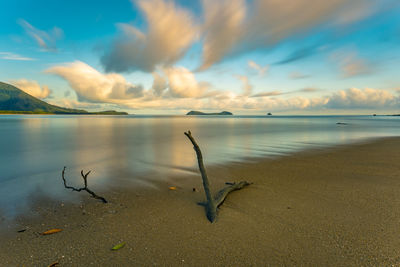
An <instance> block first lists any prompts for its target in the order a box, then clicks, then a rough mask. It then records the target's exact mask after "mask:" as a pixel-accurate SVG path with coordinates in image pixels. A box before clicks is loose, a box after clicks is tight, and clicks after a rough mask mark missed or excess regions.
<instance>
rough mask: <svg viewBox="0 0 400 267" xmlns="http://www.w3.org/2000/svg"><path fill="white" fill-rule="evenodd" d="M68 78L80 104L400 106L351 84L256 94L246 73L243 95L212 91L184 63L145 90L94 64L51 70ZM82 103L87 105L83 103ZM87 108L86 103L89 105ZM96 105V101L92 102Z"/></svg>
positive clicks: (393, 98) (385, 94)
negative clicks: (329, 90)
mask: <svg viewBox="0 0 400 267" xmlns="http://www.w3.org/2000/svg"><path fill="white" fill-rule="evenodd" d="M47 72H48V73H52V74H56V75H58V76H60V77H62V78H64V79H65V80H66V81H68V83H69V84H70V86H71V88H72V89H73V90H74V91H75V92H76V94H77V95H78V102H73V103H72V102H71V101H70V100H68V101H70V102H68V103H66V105H69V106H71V107H80V106H79V103H81V104H82V105H84V106H85V105H86V106H90V105H91V104H90V103H98V104H107V103H110V104H114V106H115V107H119V108H122V109H123V108H127V107H128V108H130V109H159V110H168V109H174V110H179V109H185V110H187V109H204V110H268V111H294V110H296V111H298V110H315V111H318V110H326V109H331V110H352V109H353V110H357V109H358V110H360V109H373V110H376V109H394V108H396V107H398V106H399V104H400V97H399V95H398V94H397V93H396V92H395V91H393V90H380V89H371V88H365V89H357V88H351V89H347V90H341V91H337V92H332V93H330V94H327V95H325V96H314V95H313V97H305V96H304V95H303V96H294V95H293V96H292V97H289V96H290V95H292V94H295V93H315V92H316V91H320V90H319V89H317V88H313V87H308V88H303V89H299V90H293V91H289V92H280V91H270V92H260V93H257V94H254V95H252V90H253V88H252V86H251V84H250V82H249V79H248V77H246V76H236V78H237V79H239V80H241V81H242V83H243V90H244V93H242V94H235V93H233V92H229V91H218V90H213V86H212V85H211V84H209V83H206V82H200V81H198V80H197V79H196V77H195V75H194V74H193V73H192V72H190V71H189V70H188V69H186V68H183V67H168V68H163V69H161V70H160V73H153V78H154V82H153V85H152V87H151V88H149V89H147V90H144V89H143V88H142V87H141V86H136V85H133V84H131V83H129V82H128V81H126V80H125V78H124V77H123V76H122V75H120V74H115V73H111V74H103V73H101V72H99V71H97V70H95V69H94V68H92V67H91V66H89V65H87V64H85V63H83V62H80V61H76V62H73V63H68V64H65V65H62V66H55V67H52V68H50V69H48V70H47ZM82 102H83V103H82ZM84 106H82V107H84ZM92 106H93V105H92Z"/></svg>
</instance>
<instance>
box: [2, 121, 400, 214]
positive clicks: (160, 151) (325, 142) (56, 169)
mask: <svg viewBox="0 0 400 267" xmlns="http://www.w3.org/2000/svg"><path fill="white" fill-rule="evenodd" d="M337 122H342V123H346V124H345V125H343V124H337ZM187 130H191V131H192V134H193V136H194V137H195V138H196V140H197V141H198V143H199V145H200V147H201V149H202V151H203V154H204V157H205V164H206V165H211V164H223V163H227V162H231V161H240V160H244V159H246V158H254V157H276V156H282V155H287V154H290V153H293V152H296V151H300V150H304V149H310V148H315V147H324V146H329V145H335V144H345V143H349V142H354V141H361V140H364V139H367V138H375V137H384V136H398V135H399V134H400V117H391V116H376V117H373V116H228V117H218V116H199V117H192V116H191V117H187V116H52V115H49V116H44V115H40V116H39V115H38V116H36V115H2V116H0V133H1V138H0V148H1V152H0V211H2V213H4V214H14V213H15V212H16V211H18V210H20V209H22V208H24V207H26V204H29V203H30V201H31V200H32V197H33V195H40V194H44V195H46V196H50V197H54V198H60V197H62V198H65V197H67V196H68V197H70V196H71V193H69V192H66V191H67V190H65V189H64V188H63V186H62V183H61V177H60V175H61V170H62V168H63V166H68V168H67V178H68V181H69V182H71V183H74V184H75V185H79V184H80V183H81V178H80V176H79V171H80V170H81V169H84V170H92V174H90V176H89V184H90V185H91V186H92V187H96V188H99V187H105V186H107V185H109V184H113V185H115V184H119V185H121V184H132V186H135V184H137V183H141V184H147V183H148V184H149V185H150V184H151V181H150V179H148V180H147V179H146V174H147V175H148V174H150V173H151V174H152V175H151V179H164V177H166V176H167V175H166V174H168V175H174V174H177V175H178V174H181V173H185V172H192V171H193V170H196V169H195V168H193V167H195V164H196V157H195V154H194V151H193V148H192V145H191V144H190V143H189V141H188V139H187V138H186V137H185V136H184V134H183V132H184V131H187ZM147 177H148V176H147ZM131 182H136V183H131ZM75 195H76V194H75Z"/></svg>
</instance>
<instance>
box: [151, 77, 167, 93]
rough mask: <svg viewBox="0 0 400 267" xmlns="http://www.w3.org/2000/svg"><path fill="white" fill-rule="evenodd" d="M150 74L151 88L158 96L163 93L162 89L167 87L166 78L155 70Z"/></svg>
mask: <svg viewBox="0 0 400 267" xmlns="http://www.w3.org/2000/svg"><path fill="white" fill-rule="evenodd" d="M152 74H153V86H152V89H153V91H154V94H155V95H157V96H160V95H162V94H163V92H164V90H165V89H167V88H168V83H167V81H166V79H165V78H164V77H162V76H161V75H160V74H158V73H157V72H153V73H152Z"/></svg>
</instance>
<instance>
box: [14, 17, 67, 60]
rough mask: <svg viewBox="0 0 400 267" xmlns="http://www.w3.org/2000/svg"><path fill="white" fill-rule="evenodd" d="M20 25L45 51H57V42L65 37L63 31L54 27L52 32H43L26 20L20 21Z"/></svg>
mask: <svg viewBox="0 0 400 267" xmlns="http://www.w3.org/2000/svg"><path fill="white" fill-rule="evenodd" d="M18 24H19V25H21V27H22V28H23V29H24V30H25V32H26V33H27V34H28V35H29V36H30V37H31V38H32V39H33V40H34V41H35V42H36V43H37V44H38V46H39V47H41V48H42V49H43V50H44V51H49V52H55V51H57V46H56V41H57V40H59V39H61V38H62V37H63V36H64V32H63V30H62V29H60V28H58V27H53V28H52V29H51V30H48V31H43V30H40V29H38V28H35V27H34V26H33V25H32V24H30V23H29V22H27V21H26V20H24V19H19V20H18Z"/></svg>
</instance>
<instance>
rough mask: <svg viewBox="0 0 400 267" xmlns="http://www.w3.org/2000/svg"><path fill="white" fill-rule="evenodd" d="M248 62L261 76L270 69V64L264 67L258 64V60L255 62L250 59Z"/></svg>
mask: <svg viewBox="0 0 400 267" xmlns="http://www.w3.org/2000/svg"><path fill="white" fill-rule="evenodd" d="M247 64H248V65H249V67H250V68H252V69H254V70H256V71H257V73H258V75H260V76H264V75H265V74H266V72H267V71H268V69H269V66H268V65H265V66H264V67H262V66H261V65H259V64H257V63H256V62H254V61H252V60H249V61H248V62H247Z"/></svg>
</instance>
